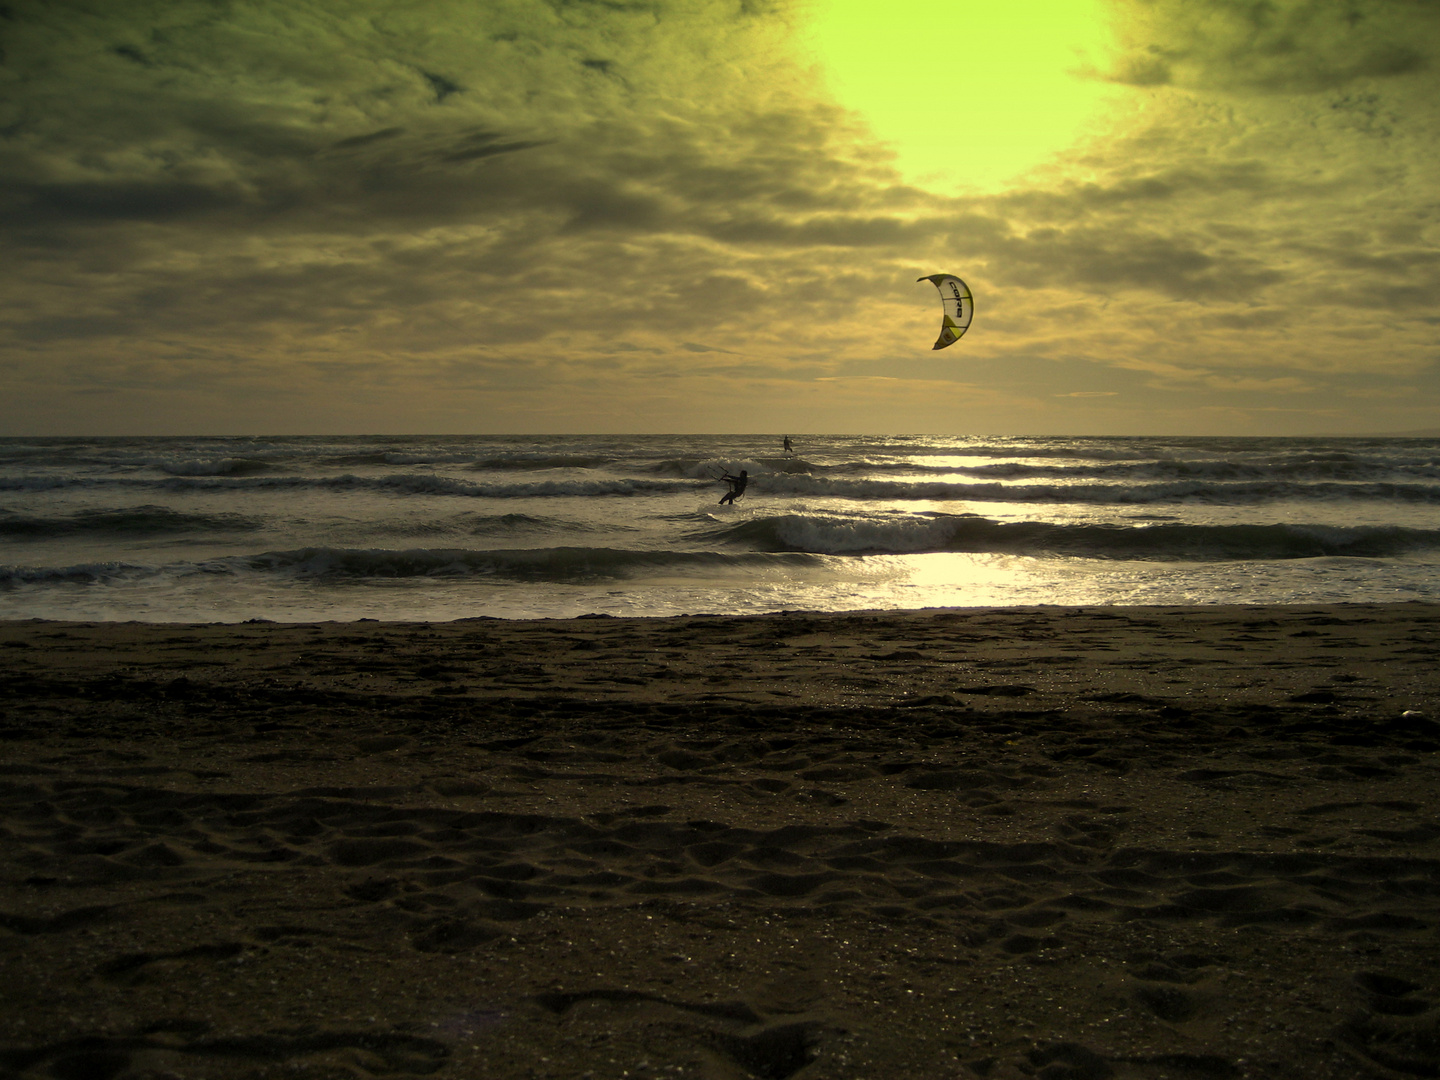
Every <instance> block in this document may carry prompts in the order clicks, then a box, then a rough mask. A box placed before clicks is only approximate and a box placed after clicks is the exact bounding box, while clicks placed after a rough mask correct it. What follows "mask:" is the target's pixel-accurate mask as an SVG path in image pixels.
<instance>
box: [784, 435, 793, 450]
mask: <svg viewBox="0 0 1440 1080" xmlns="http://www.w3.org/2000/svg"><path fill="white" fill-rule="evenodd" d="M794 452H795V447H794V446H792V445H791V443H790V436H789V435H786V436H785V453H787V454H793V453H794Z"/></svg>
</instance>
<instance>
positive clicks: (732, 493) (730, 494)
mask: <svg viewBox="0 0 1440 1080" xmlns="http://www.w3.org/2000/svg"><path fill="white" fill-rule="evenodd" d="M720 479H721V480H724V481H725V483H727V484H729V485H730V490H729V491H727V492H726V493H725V494H724V495H722V496H720V505H721V506H724V505H725V504H726V503H729V504H730V505H731V506H734V505H735V500H736V499H738V498H739V497H740V496H741V495H744V494H745V485H746V484H748V483H750V474H749V473H747V472H746V471H745V470H744V469H741V470H740V475H739V476H731V475H730V474H729V473H728V472H727V473H723V474H722V475H721V477H720Z"/></svg>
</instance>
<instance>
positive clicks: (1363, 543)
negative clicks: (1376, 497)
mask: <svg viewBox="0 0 1440 1080" xmlns="http://www.w3.org/2000/svg"><path fill="white" fill-rule="evenodd" d="M693 538H694V539H702V538H703V539H704V540H708V541H710V542H712V543H721V544H735V545H743V546H745V547H747V548H750V549H753V550H757V551H770V552H780V551H790V552H805V553H808V554H816V555H902V554H904V555H908V554H920V553H928V552H969V553H990V554H1005V555H1028V556H1035V557H1046V556H1063V557H1071V558H1085V559H1144V560H1152V561H1187V562H1218V561H1234V560H1250V559H1255V560H1269V559H1308V558H1321V557H1349V558H1369V559H1383V558H1396V557H1399V556H1403V555H1410V554H1416V553H1420V552H1425V551H1440V531H1437V530H1432V529H1407V528H1401V527H1399V526H1354V527H1341V526H1330V525H1290V524H1276V525H1184V524H1156V525H1138V526H1136V525H1059V524H1054V523H1052V522H1044V521H1026V522H997V521H991V520H990V519H988V518H983V517H979V516H975V515H945V514H926V515H903V516H902V515H896V516H893V517H887V518H863V519H854V518H843V517H838V516H837V517H825V516H818V515H801V514H785V515H780V516H777V517H766V518H755V519H751V520H749V521H745V522H741V523H738V524H735V525H729V526H724V527H719V528H715V529H712V530H709V531H708V532H706V533H704V534H703V537H702V536H701V535H699V534H697V535H695V536H694V537H693Z"/></svg>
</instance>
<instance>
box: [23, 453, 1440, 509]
mask: <svg viewBox="0 0 1440 1080" xmlns="http://www.w3.org/2000/svg"><path fill="white" fill-rule="evenodd" d="M747 465H756V463H754V462H749V463H735V464H730V465H726V466H724V467H726V468H729V469H732V470H736V469H740V468H746V467H747ZM717 467H718V466H711V467H709V468H701V469H699V472H700V474H701V475H700V476H697V477H695V478H694V479H674V480H661V479H646V478H643V477H609V478H603V479H602V478H590V477H571V478H566V479H563V480H531V481H518V480H517V481H510V482H504V483H500V482H486V481H484V480H478V479H477V480H467V479H459V478H456V477H450V476H435V475H428V474H424V473H398V474H393V475H389V476H355V475H353V474H349V473H347V474H344V475H341V476H328V477H315V476H290V475H286V476H196V477H189V476H184V477H182V476H171V477H165V478H163V479H144V478H138V477H105V478H79V477H72V478H68V479H64V478H58V477H51V476H35V477H8V478H3V477H0V490H9V491H44V490H49V489H55V488H60V487H68V486H77V487H91V488H106V487H119V488H140V489H145V488H148V489H151V490H158V491H169V492H220V491H245V490H295V491H303V490H332V491H376V492H384V493H386V494H390V495H397V496H405V495H428V496H455V497H460V498H488V499H521V498H562V497H577V496H578V497H584V498H593V497H605V496H608V497H622V498H623V497H633V496H647V495H677V494H687V493H692V494H694V493H700V492H704V491H707V490H708V489H709V488H711V487H712V486H713V484H714V478H713V475H712V474H713V473H714V471H715V469H716V468H717ZM767 495H769V496H776V497H812V498H838V499H852V500H858V501H880V500H886V501H912V502H913V501H924V502H1004V503H1086V504H1093V505H1114V506H1122V505H1145V504H1163V503H1187V502H1189V503H1203V504H1210V505H1217V506H1233V505H1257V504H1262V503H1266V502H1278V501H1292V500H1317V499H1318V500H1329V501H1347V500H1358V501H1377V500H1386V501H1391V502H1399V503H1409V504H1433V503H1440V484H1402V483H1390V482H1367V483H1347V482H1340V481H1312V482H1300V481H1293V480H1273V481H1270V480H1254V481H1243V482H1234V483H1229V482H1223V481H1214V480H1176V481H1171V482H1162V483H1129V484H1105V483H1088V484H1087V483H1073V484H1017V483H1002V482H999V481H996V482H991V483H970V484H966V483H952V482H947V481H940V480H893V479H892V480H876V479H864V478H849V477H833V476H810V475H806V474H802V473H789V474H775V473H764V472H760V471H759V470H758V465H757V467H756V469H754V470H751V485H750V491H749V498H750V499H751V505H755V502H756V501H758V500H759V499H763V498H764V497H765V496H767Z"/></svg>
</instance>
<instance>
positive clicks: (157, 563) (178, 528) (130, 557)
mask: <svg viewBox="0 0 1440 1080" xmlns="http://www.w3.org/2000/svg"><path fill="white" fill-rule="evenodd" d="M794 443H795V448H794V452H793V453H786V452H785V451H784V450H783V449H782V447H781V436H779V435H764V436H755V435H733V436H692V435H682V436H670V435H635V436H615V435H601V436H590V435H565V436H531V437H522V436H454V437H442V436H423V437H421V436H416V437H402V436H369V437H286V438H7V439H0V618H5V619H26V618H44V619H75V620H86V621H90V620H141V621H147V622H196V621H200V622H240V621H245V620H255V619H261V620H274V621H286V622H289V621H312V620H355V619H398V620H451V619H460V618H474V617H481V616H488V617H493V618H502V619H528V618H572V617H575V616H580V615H615V616H665V615H679V614H702V613H704V614H752V613H760V612H770V611H781V610H806V611H846V610H858V609H915V608H930V607H972V606H1028V605H1036V604H1059V605H1097V604H1123V605H1135V604H1166V605H1170V604H1234V603H1244V604H1310V603H1316V604H1319V603H1327V604H1328V603H1337V602H1346V601H1355V602H1382V603H1386V602H1403V601H1407V600H1430V601H1433V600H1437V599H1440V528H1437V512H1440V439H1412V438H1303V439H1301V438H1246V439H1241V438H1173V439H1166V438H1071V437H1065V438H1059V437H1056V438H1017V437H981V436H934V435H924V436H898V435H897V436H846V435H827V436H811V435H806V436H794ZM742 469H744V470H746V471H747V473H748V475H749V478H750V482H749V486H748V489H747V490H746V492H745V494H744V496H743V497H742V498H741V499H740V500H739V501H738V502H737V503H736V504H735V505H733V506H725V505H720V503H719V499H720V497H721V495H723V494H724V493H725V490H726V487H725V485H724V484H723V483H721V482H720V481H719V480H717V479H716V478H717V477H719V476H720V475H721V474H723V473H725V472H729V473H732V474H734V473H738V472H739V471H740V470H742Z"/></svg>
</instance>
